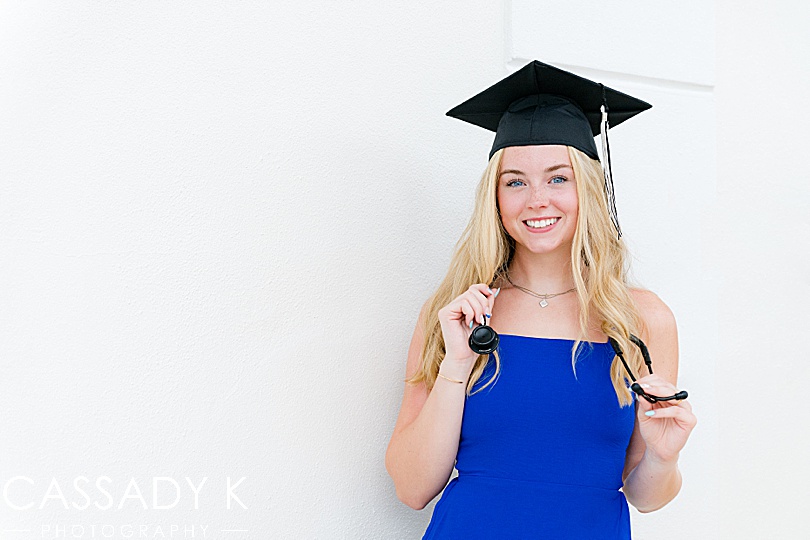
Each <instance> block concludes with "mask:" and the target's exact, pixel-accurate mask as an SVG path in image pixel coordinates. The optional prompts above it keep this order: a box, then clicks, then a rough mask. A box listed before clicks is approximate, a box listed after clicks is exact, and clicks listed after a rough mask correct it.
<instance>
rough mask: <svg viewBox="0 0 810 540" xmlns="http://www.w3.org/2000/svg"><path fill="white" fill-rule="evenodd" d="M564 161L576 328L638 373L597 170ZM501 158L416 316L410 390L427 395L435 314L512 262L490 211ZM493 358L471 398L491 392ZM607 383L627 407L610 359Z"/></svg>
mask: <svg viewBox="0 0 810 540" xmlns="http://www.w3.org/2000/svg"><path fill="white" fill-rule="evenodd" d="M568 156H569V158H570V159H571V166H572V168H573V169H574V177H575V179H576V182H577V199H578V203H579V212H578V216H579V217H578V219H577V226H576V230H575V232H574V239H573V242H572V246H571V261H572V265H571V267H572V269H573V278H574V283H575V285H576V287H577V298H578V303H579V324H580V333H581V336H582V337H585V336H587V335H588V329H589V328H590V327H591V320H592V318H595V319H593V320H597V321H599V323H600V328H601V330H602V332H603V333H604V334H606V335H607V336H608V337H611V338H613V339H615V340H616V341H617V342H618V344H619V346H620V347H621V348H622V350H623V351H624V353H625V358H626V359H627V362H628V364H629V365H630V368H631V369H632V370H633V371H634V372H635V373H639V370H640V368H641V366H642V365H643V359H642V358H641V354H640V353H639V352H638V350H637V349H636V347H635V345H633V344H632V343H631V342H630V340H629V339H628V335H629V334H631V333H632V334H636V335H638V332H639V330H640V328H641V325H642V321H641V318H640V316H639V314H638V310H637V308H636V306H635V303H634V302H633V299H632V297H631V295H630V291H629V289H628V286H627V268H626V260H627V254H626V248H625V245H624V242H622V241H621V240H620V239H619V238H618V237H617V235H616V229H615V228H614V227H613V223H612V222H611V220H610V216H609V214H608V208H607V202H606V200H605V191H604V185H603V181H604V180H603V179H604V177H603V176H602V167H601V165H600V164H599V162H598V161H596V160H594V159H591V158H589V157H588V156H586V155H585V154H583V153H582V152H580V151H579V150H577V149H575V148H571V147H568ZM502 157H503V150H498V151H497V152H495V154H494V155H493V156H492V158H491V159H490V160H489V164H488V165H487V168H486V170H485V171H484V174H483V176H482V177H481V181H480V182H479V184H478V188H477V190H476V196H475V208H474V210H473V215H472V218H471V219H470V222H469V223H468V224H467V227H466V228H465V229H464V233H463V234H462V235H461V239H460V240H459V241H458V243H457V244H456V249H455V252H454V253H453V257H452V259H451V261H450V268H449V269H448V271H447V275H446V276H445V278H444V280H443V281H442V283H441V284H440V285H439V287H438V289H437V290H436V292H435V293H434V294H433V295H432V296H431V297H430V299H429V300H428V302H427V304H426V309H425V311H424V314H423V319H422V320H423V324H424V328H423V330H424V336H425V340H424V344H423V347H422V358H421V362H420V365H419V369H418V370H417V372H416V373H415V374H414V375H413V376H412V377H411V378H409V379H408V380H407V382H409V383H412V384H417V383H419V382H422V381H424V382H425V385H426V386H427V388H428V390H430V389H432V388H433V385H434V383H435V382H436V377H437V374H438V372H439V366H440V364H441V362H442V359H443V358H444V354H445V349H444V338H443V336H442V331H441V326H440V324H439V316H438V313H439V310H440V309H442V308H443V307H444V306H446V305H447V304H449V303H450V301H452V300H453V299H454V298H456V297H457V296H458V295H460V294H461V293H463V292H464V291H466V290H467V289H468V288H469V287H470V285H473V284H475V283H493V282H494V280H495V279H496V278H498V277H499V276H500V275H501V273H502V272H504V271H505V270H506V268H507V265H508V264H509V262H510V261H511V259H512V256H513V254H514V252H515V247H514V241H513V240H512V239H511V237H509V235H508V234H507V232H506V230H505V229H504V227H503V223H502V222H501V217H500V213H499V211H498V199H497V193H498V173H499V172H500V167H501V159H502ZM582 341H583V339H582V338H580V339H577V340H576V341H575V342H574V346H573V347H572V350H571V361H572V367H574V368H575V365H576V357H577V353H578V352H579V350H580V345H581V343H582ZM494 357H495V373H494V374H493V376H492V377H491V378H490V379H489V380H488V381H487V382H486V384H484V385H483V386H481V387H480V388H478V389H477V390H475V392H478V391H480V390H483V389H484V388H486V387H487V386H489V385H490V384H492V383H493V382H494V381H495V379H496V377H497V375H498V373H499V372H500V357H499V356H498V354H497V352H496V353H495V354H494ZM487 360H488V357H487V356H486V355H481V356H479V357H478V358H477V359H476V361H475V364H474V365H473V370H472V374H471V375H470V380H469V382H468V383H467V394H468V395H469V394H471V393H475V392H472V389H473V387H474V386H475V384H476V383H477V382H478V380H479V379H480V377H481V375H482V374H483V372H484V368H485V367H486V364H487ZM610 376H611V379H612V381H613V387H614V389H615V390H616V396H617V398H618V400H619V403H621V404H622V405H630V404H632V398H631V396H630V392H629V390H628V389H627V384H626V375H625V373H624V368H623V367H622V365H621V363H620V361H619V359H618V358H614V360H613V364H612V365H611V369H610Z"/></svg>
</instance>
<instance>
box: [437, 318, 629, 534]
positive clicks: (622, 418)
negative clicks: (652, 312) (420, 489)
mask: <svg viewBox="0 0 810 540" xmlns="http://www.w3.org/2000/svg"><path fill="white" fill-rule="evenodd" d="M572 345H573V341H571V340H565V339H546V338H533V337H525V336H514V335H504V334H502V335H501V342H500V347H499V354H500V358H501V372H500V374H499V376H498V378H497V379H496V381H495V382H494V383H493V384H490V385H489V386H487V387H486V388H484V389H483V390H481V391H480V392H478V393H476V394H473V395H471V396H469V397H468V398H467V400H466V403H465V405H464V418H463V420H462V424H461V439H460V443H459V448H458V455H457V458H456V459H457V461H456V469H457V470H458V477H456V478H454V479H453V480H451V481H450V483H449V484H448V485H447V487H446V488H445V489H444V492H443V493H442V497H441V499H440V500H439V501H438V502H437V503H436V506H435V507H434V509H433V517H432V518H431V521H430V524H429V525H428V528H427V530H426V531H425V535H424V536H423V539H431V538H438V539H454V538H458V539H462V538H463V539H465V540H469V539H475V538H482V539H483V538H486V539H493V538H504V539H509V540H517V539H524V538H526V539H528V538H531V539H537V538H548V539H566V538H571V539H578V540H579V539H584V540H591V539H598V540H619V539H622V540H625V539H629V538H630V515H629V510H628V507H627V500H626V499H625V498H624V494H623V493H622V492H621V491H619V489H620V488H621V487H622V470H623V468H624V458H625V452H626V450H627V445H628V443H629V442H630V435H631V434H632V432H633V424H634V422H635V411H634V407H627V406H625V407H621V406H620V405H619V402H618V400H617V398H616V392H615V391H614V389H613V384H612V383H611V379H610V365H611V362H612V361H613V357H614V353H613V350H612V348H611V346H610V344H609V343H588V342H585V343H583V344H582V348H581V352H580V355H579V357H578V359H577V363H576V374H575V373H574V370H573V369H572V367H571V347H572ZM494 363H495V362H494V359H493V358H492V357H490V359H489V363H488V364H487V367H486V370H485V371H484V375H483V376H482V377H481V379H479V381H478V382H477V383H476V387H475V388H474V389H477V388H480V387H481V386H483V385H484V384H485V383H486V382H487V381H489V379H490V377H491V376H492V374H493V373H494V367H495V366H494Z"/></svg>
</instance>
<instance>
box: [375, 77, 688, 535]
mask: <svg viewBox="0 0 810 540" xmlns="http://www.w3.org/2000/svg"><path fill="white" fill-rule="evenodd" d="M603 105H608V106H609V107H610V109H609V111H616V112H615V113H613V112H608V113H607V115H608V118H609V120H610V121H611V122H612V123H613V124H614V125H615V124H617V123H619V122H621V121H623V120H625V119H627V118H629V117H630V116H633V115H634V114H636V113H637V112H640V111H641V110H644V109H646V108H649V105H647V104H646V103H644V102H641V101H639V100H635V99H634V98H630V97H629V96H626V95H624V94H620V93H618V92H615V91H613V90H611V89H608V88H605V87H603V86H602V85H599V84H596V83H593V82H591V81H587V80H586V79H582V78H580V77H577V76H576V75H574V74H571V73H568V72H565V71H562V70H559V69H557V68H554V67H552V66H547V65H545V64H542V63H540V62H536V61H535V62H533V63H531V64H529V65H527V66H526V67H525V68H523V69H522V70H520V71H518V72H516V73H515V74H513V75H511V76H510V77H508V78H506V79H504V80H503V81H501V82H499V83H497V84H496V85H494V86H493V87H491V88H490V89H488V90H486V91H484V92H482V93H481V94H479V95H478V96H476V97H474V98H472V99H471V100H468V101H467V102H465V103H464V104H462V105H461V106H459V107H457V108H456V109H454V110H453V111H451V112H450V113H448V114H450V115H452V116H456V117H459V118H462V119H465V120H467V121H470V122H473V123H476V124H478V125H482V126H484V127H487V128H489V129H492V130H494V131H496V138H495V144H494V145H493V148H492V152H491V154H490V161H489V165H488V167H487V169H486V171H485V173H484V175H483V178H482V180H481V183H480V184H479V187H478V192H477V196H476V204H475V211H474V215H473V217H472V219H471V221H470V223H469V225H468V227H467V229H466V231H465V232H464V234H463V236H462V239H461V241H460V242H459V244H458V247H457V250H456V252H455V254H454V256H453V259H452V262H451V265H450V270H449V271H448V274H447V276H446V278H445V279H444V281H443V282H442V284H441V285H440V286H439V289H438V290H437V291H436V293H435V294H434V295H433V296H432V297H431V298H430V299H429V300H428V302H427V303H426V304H425V306H424V308H423V310H422V313H421V314H420V316H419V320H418V323H417V326H416V330H415V332H414V336H413V340H412V342H411V347H410V350H409V353H408V361H407V366H406V373H407V377H408V380H407V384H406V386H405V393H404V397H403V401H402V408H401V411H400V415H399V418H398V420H397V424H396V427H395V428H394V434H393V436H392V437H391V441H390V444H389V447H388V451H387V453H386V467H387V469H388V471H389V473H390V475H391V477H392V478H393V480H394V484H395V486H396V491H397V495H398V496H399V498H400V499H401V500H402V501H403V502H405V504H407V505H408V506H411V507H412V508H415V509H422V508H424V507H425V506H426V505H427V504H428V503H429V502H430V501H431V500H432V499H434V498H435V497H436V495H437V494H439V492H441V491H442V489H444V493H443V495H442V498H441V500H440V501H439V502H438V503H437V504H436V506H435V508H434V513H433V518H432V520H431V523H430V525H429V526H428V529H427V531H426V532H425V536H424V538H467V539H469V538H510V539H511V538H599V539H613V538H615V539H625V538H630V520H629V513H628V506H627V502H628V501H629V502H630V503H631V504H633V505H634V506H635V507H636V508H638V509H639V510H640V511H642V512H649V511H653V510H656V509H659V508H661V507H662V506H664V505H665V504H667V503H668V502H669V501H670V500H672V498H673V497H675V495H676V494H677V493H678V491H679V489H680V486H681V476H680V473H679V471H678V466H677V462H678V455H679V452H680V450H681V449H682V448H683V446H684V444H685V443H686V440H687V438H688V436H689V434H690V432H691V430H692V428H693V427H694V425H695V422H696V420H695V417H694V415H693V414H692V412H691V407H690V405H689V403H688V401H685V400H684V399H674V398H675V397H680V398H683V397H684V395H683V393H681V394H679V395H678V396H675V394H677V392H678V390H677V389H676V387H675V384H676V380H677V371H678V340H677V331H676V326H675V321H674V318H673V316H672V313H671V312H670V310H669V309H668V308H667V306H666V305H665V304H664V303H663V302H662V301H661V300H660V299H659V298H658V297H657V296H655V295H654V294H653V293H651V292H649V291H645V290H642V289H634V288H631V287H629V286H628V284H627V281H626V265H625V263H626V255H625V248H624V244H623V242H622V241H621V239H620V233H619V232H618V221H617V220H616V216H615V210H614V209H613V206H612V184H611V180H610V176H609V153H607V156H608V157H605V152H603V159H605V161H606V162H608V163H606V164H605V165H606V166H605V167H604V168H603V166H602V165H600V163H599V161H598V154H597V152H596V147H595V143H594V139H593V138H594V133H595V132H598V131H599V126H600V120H602V119H604V116H603V115H600V111H599V108H600V107H602V106H603ZM594 109H595V110H596V111H595V112H596V114H595V115H594V114H592V113H594ZM589 114H590V115H591V118H590V119H589V117H588V115H589ZM594 118H595V120H594ZM605 127H606V126H605ZM604 137H605V135H604V134H603V138H604ZM605 142H606V141H605ZM603 148H604V149H606V146H603ZM605 169H607V171H605ZM606 179H607V181H606ZM481 324H489V325H490V326H491V327H492V328H493V329H494V330H496V331H497V332H498V334H500V344H499V345H498V347H497V349H496V350H495V351H494V352H493V353H492V354H489V355H486V354H484V355H479V354H476V353H475V352H473V351H472V349H471V345H470V343H469V336H470V333H471V332H472V330H473V329H474V328H475V327H476V326H477V325H481ZM636 342H638V343H646V346H647V348H648V349H649V355H650V356H651V358H652V361H653V366H654V373H655V374H650V372H649V370H648V368H647V366H646V365H645V362H644V359H643V355H642V352H641V348H640V347H638V346H637V345H636ZM617 351H619V352H622V353H623V355H622V356H623V359H624V360H625V361H626V364H627V366H626V367H625V365H624V364H623V360H622V358H619V357H618V356H617V354H616V352H617ZM633 379H637V383H638V385H640V386H636V385H633V388H634V391H631V390H630V388H629V385H630V383H631V382H633ZM645 396H646V397H645ZM650 396H659V397H665V398H668V399H667V400H665V401H657V400H656V398H655V397H650ZM642 398H644V399H642ZM647 398H649V399H650V400H651V401H653V402H651V401H648V400H647ZM454 467H455V468H456V469H457V470H458V472H459V474H458V476H457V477H456V478H454V479H453V480H452V481H450V483H449V484H448V483H447V482H448V480H449V479H450V476H451V473H452V471H453V468H454ZM445 486H446V487H445Z"/></svg>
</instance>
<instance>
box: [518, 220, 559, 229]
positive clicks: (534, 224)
mask: <svg viewBox="0 0 810 540" xmlns="http://www.w3.org/2000/svg"><path fill="white" fill-rule="evenodd" d="M559 220H560V218H558V217H554V218H547V219H527V220H526V221H524V222H523V223H525V224H526V225H528V226H529V228H532V229H545V228H546V227H549V226H551V225H554V224H555V223H557V222H558V221H559Z"/></svg>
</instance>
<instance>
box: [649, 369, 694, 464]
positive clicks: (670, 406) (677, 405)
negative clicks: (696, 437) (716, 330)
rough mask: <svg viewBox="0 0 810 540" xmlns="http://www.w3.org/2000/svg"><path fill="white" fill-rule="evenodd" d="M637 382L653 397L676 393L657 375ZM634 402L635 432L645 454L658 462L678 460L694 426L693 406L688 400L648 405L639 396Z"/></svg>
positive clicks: (675, 390) (670, 385)
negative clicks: (636, 407) (639, 437)
mask: <svg viewBox="0 0 810 540" xmlns="http://www.w3.org/2000/svg"><path fill="white" fill-rule="evenodd" d="M637 382H638V383H639V384H640V385H641V386H642V388H644V391H645V392H647V393H648V394H652V395H654V396H671V395H673V394H675V393H676V392H677V391H678V389H677V388H675V387H674V386H673V385H672V384H671V383H669V382H667V381H666V380H665V379H663V378H662V377H660V376H659V375H648V376H646V377H642V378H641V379H639V380H638V381H637ZM637 401H638V428H639V433H640V434H641V438H642V439H644V443H645V444H646V445H647V450H646V454H647V455H649V456H650V457H652V458H655V459H657V460H660V461H672V460H675V459H677V457H678V454H679V452H680V451H681V449H682V448H683V446H684V445H685V444H686V440H687V439H688V438H689V434H690V433H691V432H692V428H694V427H695V424H697V418H695V415H694V414H692V405H690V404H689V402H688V401H687V400H678V401H659V402H658V403H650V402H649V401H647V400H646V399H644V398H643V397H640V396H638V397H637ZM651 411H652V413H651Z"/></svg>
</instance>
